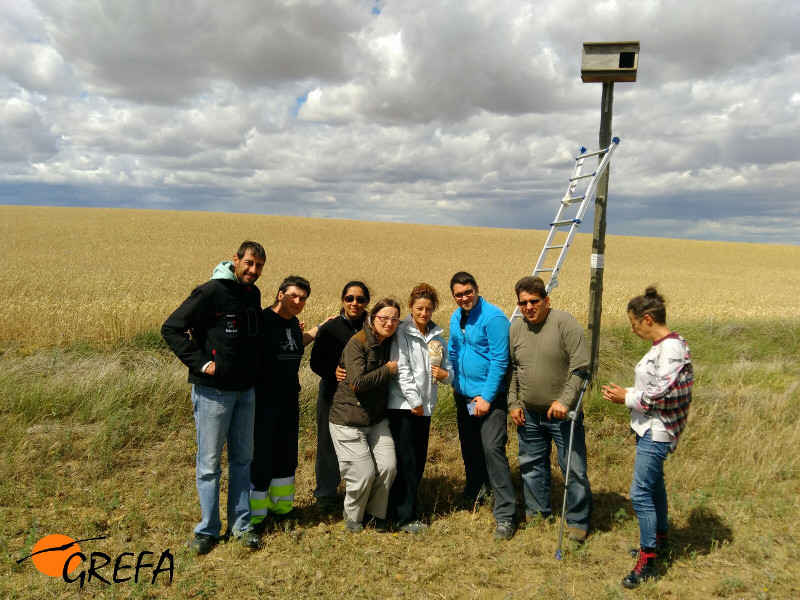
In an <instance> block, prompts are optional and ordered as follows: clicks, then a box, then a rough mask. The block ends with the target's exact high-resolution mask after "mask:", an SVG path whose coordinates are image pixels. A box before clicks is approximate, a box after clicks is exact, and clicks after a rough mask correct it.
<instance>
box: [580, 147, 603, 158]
mask: <svg viewBox="0 0 800 600" xmlns="http://www.w3.org/2000/svg"><path fill="white" fill-rule="evenodd" d="M606 152H608V148H603V149H602V150H598V151H597V152H589V154H581V155H580V156H579V157H578V158H589V157H590V156H597V155H598V154H605V153H606Z"/></svg>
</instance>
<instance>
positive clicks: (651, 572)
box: [622, 547, 658, 590]
mask: <svg viewBox="0 0 800 600" xmlns="http://www.w3.org/2000/svg"><path fill="white" fill-rule="evenodd" d="M657 578H658V569H656V549H655V548H645V547H642V549H641V551H640V552H639V560H638V561H636V566H635V567H633V571H631V572H630V573H628V575H627V576H626V577H625V579H623V580H622V585H623V586H624V587H626V588H628V589H629V590H632V589H633V588H635V587H639V586H640V585H641V584H642V583H644V582H645V581H646V580H648V579H657Z"/></svg>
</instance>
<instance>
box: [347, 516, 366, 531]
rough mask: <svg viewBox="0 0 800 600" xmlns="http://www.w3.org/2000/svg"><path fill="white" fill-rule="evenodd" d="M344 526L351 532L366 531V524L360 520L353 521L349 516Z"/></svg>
mask: <svg viewBox="0 0 800 600" xmlns="http://www.w3.org/2000/svg"><path fill="white" fill-rule="evenodd" d="M344 528H345V529H347V531H349V532H350V533H358V532H360V531H364V525H362V524H361V523H359V522H358V521H352V520H350V518H349V517H345V518H344Z"/></svg>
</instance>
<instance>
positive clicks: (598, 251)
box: [589, 81, 614, 380]
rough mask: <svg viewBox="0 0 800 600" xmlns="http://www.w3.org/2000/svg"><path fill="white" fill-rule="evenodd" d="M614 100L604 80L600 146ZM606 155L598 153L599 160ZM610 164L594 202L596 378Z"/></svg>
mask: <svg viewBox="0 0 800 600" xmlns="http://www.w3.org/2000/svg"><path fill="white" fill-rule="evenodd" d="M613 103H614V82H613V81H604V82H603V99H602V101H601V105H600V148H608V147H609V146H610V145H611V116H612V105H613ZM602 159H603V156H602V155H600V156H598V159H597V160H598V162H599V161H600V160H602ZM610 172H611V164H610V163H609V165H608V167H607V168H606V170H605V172H604V173H603V175H602V176H601V177H600V180H599V181H598V182H597V196H596V197H595V201H594V237H593V239H592V259H591V268H592V282H591V285H590V287H589V352H590V356H591V362H590V363H589V371H590V372H591V375H592V380H594V378H595V376H596V375H597V365H598V356H599V352H600V319H601V317H602V314H603V268H604V266H605V251H606V206H607V205H608V176H609V173H610Z"/></svg>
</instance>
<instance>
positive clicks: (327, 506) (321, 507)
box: [316, 496, 339, 514]
mask: <svg viewBox="0 0 800 600" xmlns="http://www.w3.org/2000/svg"><path fill="white" fill-rule="evenodd" d="M316 506H317V510H318V511H319V512H321V513H323V514H328V513H332V512H334V511H335V510H336V509H337V508H338V507H339V502H338V501H337V500H336V498H335V497H333V496H321V497H319V498H317V502H316Z"/></svg>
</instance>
